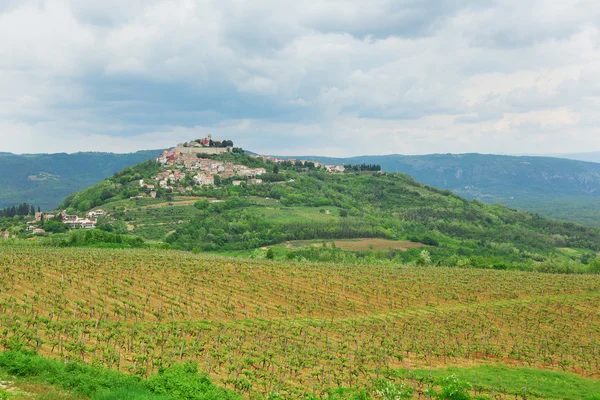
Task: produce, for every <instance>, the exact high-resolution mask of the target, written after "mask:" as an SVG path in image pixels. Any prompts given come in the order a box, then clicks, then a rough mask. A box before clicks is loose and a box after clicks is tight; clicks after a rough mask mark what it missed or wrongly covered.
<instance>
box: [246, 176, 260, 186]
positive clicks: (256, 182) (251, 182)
mask: <svg viewBox="0 0 600 400" xmlns="http://www.w3.org/2000/svg"><path fill="white" fill-rule="evenodd" d="M262 182H263V181H262V179H258V178H250V179H248V184H249V185H259V184H261V183H262Z"/></svg>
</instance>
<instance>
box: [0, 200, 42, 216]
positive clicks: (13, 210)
mask: <svg viewBox="0 0 600 400" xmlns="http://www.w3.org/2000/svg"><path fill="white" fill-rule="evenodd" d="M37 209H38V211H40V207H39V206H38V208H37ZM28 215H35V207H34V206H33V205H31V204H28V203H23V204H21V205H18V206H12V207H5V208H3V209H0V218H1V217H15V216H28Z"/></svg>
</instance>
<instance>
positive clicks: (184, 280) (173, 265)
mask: <svg viewBox="0 0 600 400" xmlns="http://www.w3.org/2000/svg"><path fill="white" fill-rule="evenodd" d="M23 346H24V347H26V348H31V349H35V350H37V351H38V352H39V353H41V354H43V355H46V356H50V357H57V358H65V359H75V360H80V361H84V362H88V363H89V362H98V363H101V364H103V365H105V366H108V367H111V368H115V369H119V370H124V371H127V372H130V373H132V374H138V375H142V376H147V375H150V374H152V373H155V372H156V371H157V370H158V368H159V367H160V366H164V365H169V364H172V363H175V362H181V361H185V360H195V361H197V362H198V363H199V365H200V367H201V369H202V370H204V371H205V372H206V373H208V374H209V375H210V376H211V377H213V379H214V380H215V381H216V382H219V383H223V384H225V385H226V386H228V387H230V388H233V389H235V390H237V391H239V392H240V393H243V394H245V395H246V396H248V397H251V396H266V395H267V394H268V393H272V392H278V393H281V394H282V396H284V397H285V398H301V397H303V396H305V395H310V394H314V395H317V396H318V395H320V394H322V393H324V392H325V391H326V390H327V389H328V388H332V387H364V388H367V389H369V388H370V387H371V385H372V384H373V382H374V380H376V379H377V378H381V377H387V378H390V379H399V380H402V379H403V378H402V377H401V376H400V375H401V374H398V373H397V371H400V370H407V369H418V368H421V369H432V370H434V369H437V368H444V367H450V366H454V367H456V366H459V367H469V366H480V365H483V364H498V363H499V364H503V365H508V366H519V367H533V368H542V369H547V370H556V371H567V372H572V373H575V374H578V375H580V376H584V377H590V378H595V379H598V378H600V373H599V371H600V279H599V278H598V276H593V275H582V276H572V275H571V276H563V275H546V274H537V273H519V272H507V271H486V270H470V269H451V268H433V267H423V268H408V267H390V266H377V265H372V266H369V267H365V266H355V265H344V266H342V265H334V264H316V263H302V264H301V263H280V262H268V261H252V260H241V259H232V258H221V257H209V256H201V255H194V254H190V253H183V252H174V251H158V250H134V251H133V250H91V249H47V248H44V249H40V248H36V247H15V248H10V247H1V248H0V347H4V348H17V347H23ZM416 389H417V394H418V393H419V391H420V390H421V391H422V389H423V388H419V387H417V386H416Z"/></svg>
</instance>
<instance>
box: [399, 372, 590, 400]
mask: <svg viewBox="0 0 600 400" xmlns="http://www.w3.org/2000/svg"><path fill="white" fill-rule="evenodd" d="M450 375H454V376H456V377H457V378H458V379H460V380H463V381H465V382H468V383H470V384H471V386H472V387H473V389H474V391H475V392H476V393H487V394H492V395H493V394H498V393H503V394H510V395H515V396H519V397H517V398H532V397H533V398H540V399H590V400H592V399H593V400H598V399H600V381H598V380H594V379H589V378H583V377H581V376H578V375H575V374H570V373H565V372H558V371H548V370H540V369H533V368H512V367H507V366H502V365H496V366H492V365H482V366H477V367H471V368H457V367H450V368H443V369H433V370H429V369H420V370H413V371H410V372H408V371H406V370H401V371H398V374H397V376H399V377H401V378H403V379H415V378H416V379H418V380H421V381H425V382H428V381H429V382H431V381H437V380H439V379H441V378H444V377H446V376H450Z"/></svg>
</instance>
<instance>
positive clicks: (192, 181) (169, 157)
mask: <svg viewBox="0 0 600 400" xmlns="http://www.w3.org/2000/svg"><path fill="white" fill-rule="evenodd" d="M227 153H231V154H244V151H243V150H242V149H241V148H234V147H233V142H232V141H231V140H222V141H221V140H213V139H212V137H211V135H208V137H206V138H202V139H197V140H193V141H190V142H186V143H181V144H178V145H177V146H176V147H175V148H173V149H171V150H165V151H164V152H163V153H162V154H161V155H160V156H159V157H158V158H157V159H156V162H157V163H158V164H159V165H160V166H161V172H159V173H158V174H157V175H156V176H153V177H152V179H151V180H150V181H146V180H144V179H140V181H139V186H140V188H143V189H145V190H146V191H148V194H149V195H150V196H151V197H156V196H157V191H156V190H157V189H158V188H161V189H164V190H167V191H176V192H179V193H186V192H188V193H189V192H192V191H193V190H194V188H195V187H202V186H214V185H218V184H221V183H224V182H225V181H227V180H230V181H227V183H230V184H231V185H234V186H238V185H241V184H242V183H245V184H248V185H256V184H261V183H263V180H262V179H260V176H261V175H264V174H266V173H267V170H266V169H265V168H262V167H259V168H251V167H248V166H246V165H243V164H236V163H234V162H227V161H222V160H219V159H214V158H213V157H214V156H218V155H223V154H227ZM251 157H254V158H259V159H261V160H263V161H265V162H267V163H273V164H286V165H289V166H297V167H307V168H310V169H323V170H324V171H327V172H330V173H339V172H344V167H343V166H339V165H337V166H336V165H323V164H321V163H320V162H316V161H311V160H297V159H294V158H291V159H284V158H278V157H272V156H266V155H258V154H254V155H251Z"/></svg>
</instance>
